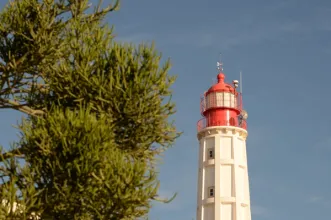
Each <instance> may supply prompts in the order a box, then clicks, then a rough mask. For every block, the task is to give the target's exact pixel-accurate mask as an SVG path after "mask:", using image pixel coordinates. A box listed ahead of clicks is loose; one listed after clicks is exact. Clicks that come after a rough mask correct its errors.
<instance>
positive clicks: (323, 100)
mask: <svg viewBox="0 0 331 220" xmlns="http://www.w3.org/2000/svg"><path fill="white" fill-rule="evenodd" d="M93 2H95V1H93ZM3 4H4V3H2V2H1V6H3ZM107 22H108V23H109V24H115V32H116V34H117V40H121V41H129V42H133V43H136V44H138V43H140V42H142V41H144V42H146V41H147V42H150V41H152V40H154V41H155V43H156V46H157V48H158V50H159V51H160V52H162V54H163V56H164V58H171V61H172V64H173V68H172V69H171V72H170V73H171V74H176V75H178V80H177V81H176V83H175V84H174V86H173V91H174V94H173V95H174V96H173V98H174V101H175V102H176V103H177V114H176V116H175V120H176V125H177V127H178V129H179V130H181V131H184V134H183V135H182V136H181V137H180V138H179V139H178V141H177V142H176V145H175V146H174V147H173V148H172V149H170V150H169V151H168V152H167V153H166V154H165V157H164V160H163V164H162V165H161V166H160V180H161V190H160V195H161V196H170V195H171V194H172V193H174V192H178V196H177V198H176V199H175V200H174V201H173V202H172V203H170V204H157V205H155V206H154V207H153V209H152V211H151V213H150V219H151V220H154V219H155V220H169V219H172V220H186V219H187V220H192V219H195V215H196V213H195V211H196V191H197V188H196V187H197V166H198V164H197V162H198V142H197V139H196V122H197V121H198V120H199V119H200V117H201V116H200V113H199V97H200V95H201V94H203V92H204V91H205V90H207V89H208V88H209V87H210V86H211V85H212V82H213V80H215V78H216V75H217V71H216V61H217V60H218V58H219V53H220V52H221V53H222V54H223V56H222V57H223V62H224V71H225V74H226V77H227V79H228V81H232V80H233V79H238V78H239V71H240V70H242V71H243V93H244V94H243V99H244V105H245V108H246V109H247V111H248V114H249V118H248V126H249V127H248V132H249V136H248V140H247V151H248V166H249V176H250V188H251V204H252V213H253V214H252V215H253V216H252V217H253V219H254V220H279V219H285V220H286V219H291V220H311V219H328V218H329V215H330V213H329V210H330V209H331V199H330V198H331V190H330V186H331V172H330V168H331V160H330V157H331V116H330V113H329V111H330V109H331V102H330V98H329V96H330V94H331V92H330V89H329V88H330V82H331V68H330V67H331V65H330V63H331V62H330V58H331V1H328V0H315V1H308V0H287V1H285V0H278V1H271V0H251V1H244V0H232V1H224V0H218V1H216V0H205V1H197V0H190V1H188V0H181V1H178V0H177V1H175V0H168V1H161V0H141V1H123V2H122V8H121V10H120V11H119V12H115V13H113V14H111V15H110V16H108V17H107ZM19 117H20V115H19V114H18V113H16V112H12V111H4V110H1V111H0V122H1V124H0V144H3V145H8V143H9V142H10V141H12V140H14V139H15V138H16V136H15V135H16V134H15V129H14V128H12V127H11V124H15V123H16V121H17V120H19Z"/></svg>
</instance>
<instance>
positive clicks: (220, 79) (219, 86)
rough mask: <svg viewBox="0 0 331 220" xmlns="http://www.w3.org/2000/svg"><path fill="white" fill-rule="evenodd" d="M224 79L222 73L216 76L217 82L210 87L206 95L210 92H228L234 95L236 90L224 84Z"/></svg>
mask: <svg viewBox="0 0 331 220" xmlns="http://www.w3.org/2000/svg"><path fill="white" fill-rule="evenodd" d="M224 79H225V75H224V74H223V73H222V72H220V73H219V74H218V75H217V80H218V82H217V84H215V85H213V86H212V87H210V89H209V90H208V91H207V92H206V95H207V94H208V93H211V92H230V93H233V94H236V90H235V89H234V88H233V86H232V85H230V84H227V83H225V82H224Z"/></svg>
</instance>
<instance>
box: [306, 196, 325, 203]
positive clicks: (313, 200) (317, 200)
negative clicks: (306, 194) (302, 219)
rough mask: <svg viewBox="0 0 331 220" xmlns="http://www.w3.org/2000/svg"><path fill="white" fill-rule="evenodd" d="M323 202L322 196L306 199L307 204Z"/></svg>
mask: <svg viewBox="0 0 331 220" xmlns="http://www.w3.org/2000/svg"><path fill="white" fill-rule="evenodd" d="M322 200H323V197H322V196H312V197H310V198H308V200H307V202H308V203H319V202H321V201H322Z"/></svg>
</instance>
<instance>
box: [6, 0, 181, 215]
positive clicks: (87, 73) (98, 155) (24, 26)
mask: <svg viewBox="0 0 331 220" xmlns="http://www.w3.org/2000/svg"><path fill="white" fill-rule="evenodd" d="M101 5H102V2H100V3H99V5H98V6H97V7H94V8H92V7H91V4H89V1H88V0H43V1H38V0H12V1H11V2H10V3H9V4H8V5H7V6H6V8H5V9H4V10H3V12H2V13H1V14H0V108H8V109H13V110H17V111H20V112H23V113H24V115H25V117H24V118H23V120H22V122H21V123H20V124H19V125H18V129H19V130H20V134H21V135H20V139H19V140H18V141H16V142H15V143H14V144H13V145H12V146H11V148H10V149H9V150H8V147H4V148H1V155H0V162H1V163H0V175H1V180H0V188H1V189H0V192H1V194H0V200H1V201H2V203H1V204H0V219H33V218H35V219H37V217H38V218H39V219H40V218H41V219H61V220H62V219H70V220H71V219H79V220H90V219H114V220H115V219H116V220H119V219H123V220H124V219H128V220H129V219H138V218H142V217H146V216H147V214H148V211H149V209H150V207H151V202H152V201H155V200H160V199H159V198H158V187H159V181H158V179H157V164H158V159H159V158H160V156H161V155H162V152H164V151H165V150H166V149H167V148H169V147H171V146H172V145H173V143H174V141H175V139H176V138H177V137H178V136H179V135H180V133H179V132H177V131H176V129H175V126H174V125H173V123H170V122H169V117H170V116H171V115H173V114H174V113H175V105H174V103H173V102H172V101H171V94H172V92H171V90H170V87H171V85H172V84H173V83H174V81H175V77H174V76H170V75H169V74H168V70H169V68H170V63H169V61H167V62H165V64H163V65H161V64H160V62H161V56H160V54H159V53H158V52H157V51H156V50H155V48H154V46H153V45H148V44H141V45H139V46H134V45H132V44H123V43H118V42H116V41H115V40H116V39H115V38H114V34H113V29H112V28H109V26H108V25H105V24H104V23H103V22H104V18H105V16H106V15H107V14H108V13H110V12H113V11H116V10H117V9H118V8H119V2H118V1H116V2H114V4H112V5H108V6H107V7H101ZM5 149H7V150H5ZM161 201H163V202H168V201H169V200H161ZM36 216H37V217H36Z"/></svg>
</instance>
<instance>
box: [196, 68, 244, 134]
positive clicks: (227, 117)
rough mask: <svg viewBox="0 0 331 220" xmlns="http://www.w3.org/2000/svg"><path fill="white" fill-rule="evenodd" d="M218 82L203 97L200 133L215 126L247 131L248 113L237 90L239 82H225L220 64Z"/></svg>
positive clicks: (199, 123) (199, 124) (199, 125)
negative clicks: (243, 107)
mask: <svg viewBox="0 0 331 220" xmlns="http://www.w3.org/2000/svg"><path fill="white" fill-rule="evenodd" d="M218 66H220V68H219V74H218V75H217V80H218V82H217V83H216V84H215V85H213V86H212V87H210V89H209V90H208V91H207V92H205V94H204V95H203V96H202V97H201V102H200V111H201V114H202V116H204V118H202V119H201V120H200V121H199V122H198V131H200V130H202V129H204V128H206V127H213V126H235V127H240V128H243V129H247V124H246V118H247V113H246V111H244V110H243V109H242V95H241V93H240V92H238V91H237V90H236V88H237V87H238V81H237V80H234V81H233V83H232V85H231V84H228V83H226V82H225V75H224V73H223V68H222V64H221V63H218Z"/></svg>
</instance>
